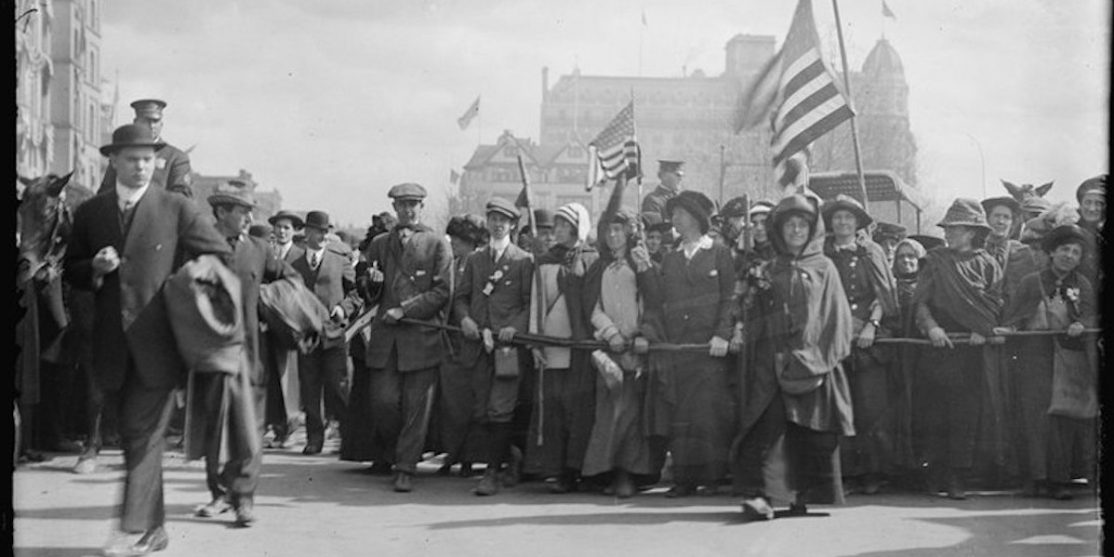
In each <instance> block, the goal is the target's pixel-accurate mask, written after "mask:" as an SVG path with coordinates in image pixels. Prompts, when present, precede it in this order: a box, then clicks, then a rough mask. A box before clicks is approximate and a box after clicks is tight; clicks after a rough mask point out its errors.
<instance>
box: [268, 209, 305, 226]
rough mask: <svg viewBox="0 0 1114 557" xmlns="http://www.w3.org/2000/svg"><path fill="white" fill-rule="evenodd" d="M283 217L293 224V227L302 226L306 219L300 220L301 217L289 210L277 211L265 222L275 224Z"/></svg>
mask: <svg viewBox="0 0 1114 557" xmlns="http://www.w3.org/2000/svg"><path fill="white" fill-rule="evenodd" d="M283 219H286V220H288V221H290V224H293V225H294V228H295V229H298V228H303V227H305V225H306V221H304V220H302V217H299V216H298V215H297V214H295V213H291V212H290V211H279V212H277V213H275V214H274V215H273V216H271V217H269V218H268V219H267V222H269V223H271V226H275V223H277V222H278V221H280V220H283Z"/></svg>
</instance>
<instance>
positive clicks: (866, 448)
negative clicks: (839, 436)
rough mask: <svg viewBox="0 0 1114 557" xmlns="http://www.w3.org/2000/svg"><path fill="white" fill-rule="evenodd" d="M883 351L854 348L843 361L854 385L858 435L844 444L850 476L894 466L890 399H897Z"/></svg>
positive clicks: (844, 454)
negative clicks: (883, 357)
mask: <svg viewBox="0 0 1114 557" xmlns="http://www.w3.org/2000/svg"><path fill="white" fill-rule="evenodd" d="M883 354H884V351H882V350H880V349H879V348H872V349H867V350H863V349H861V348H857V347H856V348H855V349H853V350H852V352H851V356H849V357H848V358H847V359H846V360H844V362H843V369H844V370H845V371H846V374H847V382H848V384H849V386H850V387H851V403H852V407H853V408H854V415H855V436H854V437H851V438H849V439H847V440H846V441H845V443H844V445H843V447H842V450H841V451H840V453H841V455H842V456H841V458H842V459H843V460H842V466H843V473H844V475H846V476H848V477H852V476H860V475H863V474H883V473H888V472H889V471H890V470H891V469H892V467H893V450H894V449H893V419H894V408H893V406H892V403H891V401H893V400H895V399H897V398H898V393H897V392H895V386H894V385H895V381H893V380H892V375H891V373H890V369H889V366H888V365H887V363H888V362H885V361H883V359H882V357H881V356H882V355H883Z"/></svg>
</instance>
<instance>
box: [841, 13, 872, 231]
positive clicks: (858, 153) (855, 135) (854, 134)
mask: <svg viewBox="0 0 1114 557" xmlns="http://www.w3.org/2000/svg"><path fill="white" fill-rule="evenodd" d="M832 10H833V11H834V12H835V22H836V36H837V37H839V59H840V61H841V62H842V63H843V86H844V88H846V89H847V101H848V102H849V103H850V104H851V106H852V107H854V106H855V102H854V100H853V99H852V97H851V72H850V71H848V69H847V48H846V47H845V46H844V44H843V24H842V23H840V19H839V0H832ZM850 120H851V143H852V144H853V145H854V147H855V170H856V171H857V172H858V174H859V191H861V192H862V194H863V207H866V204H867V203H869V202H870V199H869V198H867V194H866V177H865V176H864V175H863V155H862V150H861V149H860V147H859V127H858V125H856V123H855V121H856V120H857V118H856V114H855V113H854V110H852V114H851V119H850ZM867 209H868V210H869V208H867Z"/></svg>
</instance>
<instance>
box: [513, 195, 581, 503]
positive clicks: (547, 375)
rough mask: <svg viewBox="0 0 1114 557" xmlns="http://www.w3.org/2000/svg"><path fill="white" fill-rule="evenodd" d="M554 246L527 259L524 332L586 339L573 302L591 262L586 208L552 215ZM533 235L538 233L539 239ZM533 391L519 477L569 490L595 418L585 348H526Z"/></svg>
mask: <svg viewBox="0 0 1114 557" xmlns="http://www.w3.org/2000/svg"><path fill="white" fill-rule="evenodd" d="M552 228H553V237H554V242H553V243H552V245H551V246H549V247H548V249H547V250H546V251H545V253H542V254H540V255H539V256H538V257H537V258H536V259H535V264H534V284H533V289H532V291H531V299H530V332H531V333H535V334H543V335H547V336H551V337H557V338H567V339H573V340H588V339H590V338H591V334H592V333H591V330H590V324H589V321H588V315H586V314H585V312H584V311H583V309H582V304H581V303H580V300H581V298H582V293H581V292H582V290H583V288H584V276H585V274H586V273H587V272H588V267H590V266H591V265H592V264H593V263H595V261H596V259H597V258H599V254H598V253H597V252H596V249H595V248H593V247H592V246H590V245H589V244H588V234H589V232H590V230H591V220H590V217H589V216H588V209H586V208H584V206H583V205H581V204H579V203H569V204H567V205H563V206H561V207H559V208H558V209H557V212H556V213H555V215H554V217H553V223H552ZM539 234H540V233H539ZM533 355H534V367H535V369H537V372H538V378H537V384H536V388H537V389H538V392H537V395H536V398H535V404H534V408H533V412H532V416H531V423H530V428H529V435H528V436H527V441H526V472H527V473H532V474H537V475H539V476H541V477H543V478H546V479H548V480H550V481H551V483H550V484H549V489H550V491H551V492H553V493H568V492H570V491H576V489H577V485H578V483H579V481H580V467H581V465H582V464H583V462H584V453H585V451H587V449H588V436H589V435H591V433H592V420H593V417H594V415H595V411H594V408H595V398H594V397H595V391H596V377H595V372H594V371H593V370H592V364H591V361H590V360H589V355H590V353H589V352H588V351H587V350H573V349H571V348H566V347H559V346H546V347H542V348H535V349H534V350H533Z"/></svg>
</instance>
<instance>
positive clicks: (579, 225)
mask: <svg viewBox="0 0 1114 557" xmlns="http://www.w3.org/2000/svg"><path fill="white" fill-rule="evenodd" d="M553 217H554V218H561V219H565V220H566V221H568V222H569V224H571V225H572V226H573V228H575V229H576V237H577V239H579V240H580V241H581V242H586V241H588V234H589V233H591V230H592V217H591V216H589V215H588V209H585V208H584V206H583V205H581V204H579V203H568V204H565V205H562V206H560V207H558V208H557V212H556V213H554V215H553Z"/></svg>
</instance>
